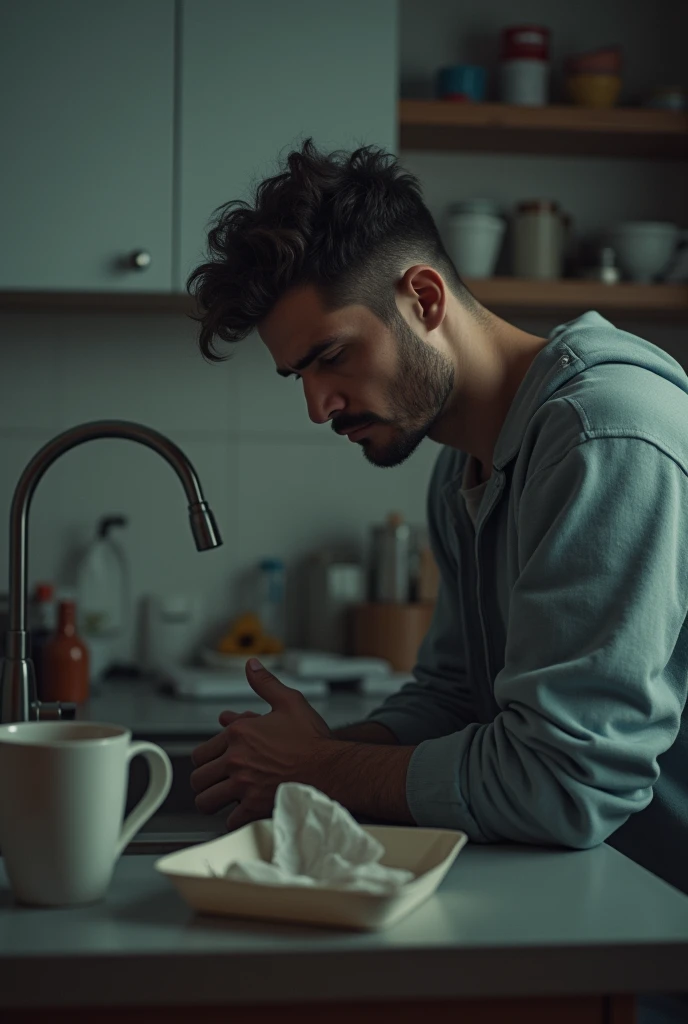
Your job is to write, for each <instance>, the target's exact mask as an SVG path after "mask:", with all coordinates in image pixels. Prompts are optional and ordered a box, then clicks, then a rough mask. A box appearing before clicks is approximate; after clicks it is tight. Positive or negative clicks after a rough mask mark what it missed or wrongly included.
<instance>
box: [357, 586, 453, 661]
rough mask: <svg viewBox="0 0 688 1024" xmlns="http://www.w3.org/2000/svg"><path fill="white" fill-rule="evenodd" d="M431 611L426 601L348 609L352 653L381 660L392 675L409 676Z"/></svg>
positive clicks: (365, 605)
mask: <svg viewBox="0 0 688 1024" xmlns="http://www.w3.org/2000/svg"><path fill="white" fill-rule="evenodd" d="M434 610H435V604H434V602H429V601H427V602H422V603H418V604H372V603H369V604H356V605H352V607H351V609H350V616H351V618H350V623H351V645H352V653H353V654H362V655H368V656H369V657H374V658H385V659H386V660H387V661H388V662H389V663H390V664H391V666H392V668H393V669H394V670H395V672H411V671H412V669H413V667H414V666H415V664H416V658H417V655H418V648H419V647H420V645H421V642H422V640H423V637H424V636H425V634H426V633H427V631H428V629H429V628H430V622H431V620H432V613H433V611H434Z"/></svg>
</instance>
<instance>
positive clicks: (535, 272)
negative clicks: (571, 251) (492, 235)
mask: <svg viewBox="0 0 688 1024" xmlns="http://www.w3.org/2000/svg"><path fill="white" fill-rule="evenodd" d="M564 235H565V226H564V218H563V216H562V212H561V210H560V209H559V205H558V204H557V203H555V202H553V201H552V200H550V199H532V200H528V201H526V202H523V203H519V205H518V206H517V208H516V216H515V217H514V222H513V232H512V256H513V272H514V275H515V276H516V277H530V278H537V279H538V280H541V281H548V280H553V279H555V278H558V277H561V276H562V270H563V263H564Z"/></svg>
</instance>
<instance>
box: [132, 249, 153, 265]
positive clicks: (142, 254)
mask: <svg viewBox="0 0 688 1024" xmlns="http://www.w3.org/2000/svg"><path fill="white" fill-rule="evenodd" d="M150 265H151V254H150V253H149V252H147V251H146V250H145V249H136V251H135V252H133V253H132V254H131V256H130V257H129V266H130V267H131V268H132V269H133V270H145V269H146V267H150Z"/></svg>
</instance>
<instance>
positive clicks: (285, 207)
mask: <svg viewBox="0 0 688 1024" xmlns="http://www.w3.org/2000/svg"><path fill="white" fill-rule="evenodd" d="M252 200H253V203H252V205H251V204H250V203H247V202H245V201H244V200H240V199H234V200H231V201H230V202H228V203H225V204H224V205H223V206H220V207H218V208H217V209H216V210H215V211H214V214H213V218H214V219H213V221H212V224H211V227H210V230H209V232H208V244H207V251H206V262H204V263H202V264H200V265H199V266H198V267H197V268H196V269H195V270H194V271H193V272H192V273H191V274H190V276H189V278H188V281H187V285H186V286H187V290H188V291H189V293H190V294H191V295H192V296H193V297H194V298H195V300H196V307H197V310H198V315H194V316H193V317H192V319H194V320H196V321H198V322H199V323H200V324H201V328H200V334H199V338H198V343H199V347H200V349H201V352H202V353H203V355H204V356H205V358H206V359H208V360H210V361H212V362H220V361H222V360H223V359H226V358H227V355H221V354H219V353H218V352H217V351H216V349H215V339H216V338H220V339H222V340H223V341H227V342H235V341H241V340H242V339H243V338H245V337H246V336H247V335H248V334H250V333H251V331H252V330H254V329H255V328H256V326H257V325H258V324H259V323H260V321H261V320H263V319H264V318H265V317H266V316H267V315H268V314H269V313H270V311H271V310H272V309H273V308H274V306H275V305H276V303H277V302H278V301H279V299H280V298H281V297H282V296H283V295H284V294H285V293H287V292H288V291H290V290H291V289H292V288H295V287H299V286H305V285H313V286H315V287H316V289H317V291H318V293H319V295H320V298H321V300H322V303H323V305H324V307H325V309H326V310H328V312H331V311H334V310H337V309H341V308H343V307H344V306H348V305H353V304H357V305H363V306H366V307H367V308H368V309H370V310H371V311H372V312H373V313H374V314H375V315H376V316H377V317H378V318H379V319H380V320H381V321H382V322H383V323H384V324H385V325H387V326H388V327H394V325H395V323H398V321H399V319H400V318H401V314H400V313H399V310H398V308H397V305H396V302H395V297H394V296H395V285H396V284H397V282H398V281H399V280H400V279H401V276H402V274H403V268H405V267H407V266H410V265H412V264H413V263H428V264H429V265H430V266H432V267H433V268H434V269H435V270H437V271H438V273H440V274H441V275H442V277H443V278H444V280H445V282H446V284H447V286H448V287H449V289H450V290H451V291H452V293H453V294H454V295H455V296H456V298H457V299H458V300H459V301H460V302H461V303H462V304H463V305H464V306H466V307H467V308H468V309H469V310H470V311H471V312H472V313H474V314H475V315H476V316H477V317H479V318H480V317H481V314H484V313H485V312H486V311H485V310H484V309H483V307H482V306H481V305H480V303H479V302H478V301H477V300H476V299H475V298H474V296H473V295H472V294H471V292H470V291H469V290H468V288H467V287H466V285H465V284H464V283H463V281H462V280H461V278H460V276H459V274H458V272H457V270H456V268H455V266H454V264H453V263H452V261H451V259H450V257H449V255H448V254H447V252H446V250H445V248H444V245H443V244H442V240H441V238H440V234H439V231H438V229H437V226H436V224H435V221H434V220H433V218H432V215H431V214H430V211H429V210H428V209H427V207H426V206H425V204H424V202H423V199H422V191H421V187H420V182H419V180H418V178H417V177H416V176H415V175H413V174H411V173H409V172H408V171H405V170H404V169H403V168H402V167H401V166H400V165H399V163H398V161H397V159H396V157H394V156H393V155H392V154H390V153H386V152H385V151H384V150H382V149H380V148H379V147H377V146H361V147H360V148H358V149H356V150H354V151H353V152H347V151H344V150H335V151H334V152H331V153H329V154H325V153H321V152H319V151H318V150H317V149H316V147H315V146H314V145H313V139H312V138H307V139H306V140H305V141H304V142H303V143H302V145H301V149H300V150H294V151H292V152H291V153H289V155H288V156H287V158H286V166H285V167H284V169H283V170H281V171H280V172H279V173H278V174H275V175H274V177H271V178H266V179H265V180H264V181H262V182H261V183H260V184H259V185H257V186H256V187H255V188H254V190H253V193H252Z"/></svg>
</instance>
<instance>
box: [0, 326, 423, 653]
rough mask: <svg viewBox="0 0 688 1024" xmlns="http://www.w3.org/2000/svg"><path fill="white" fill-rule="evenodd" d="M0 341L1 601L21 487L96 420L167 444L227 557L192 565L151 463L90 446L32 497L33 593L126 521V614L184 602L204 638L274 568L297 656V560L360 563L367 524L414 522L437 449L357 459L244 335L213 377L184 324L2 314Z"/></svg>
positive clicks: (179, 522) (144, 454) (162, 473)
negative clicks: (191, 606) (1, 341)
mask: <svg viewBox="0 0 688 1024" xmlns="http://www.w3.org/2000/svg"><path fill="white" fill-rule="evenodd" d="M0 330H2V331H3V336H4V337H12V338H13V339H14V340H13V343H12V344H5V345H3V347H2V349H0V372H1V373H2V376H3V379H10V380H11V391H12V395H11V403H7V404H5V406H4V409H3V418H2V421H0V460H1V465H2V468H3V471H2V474H0V530H2V532H1V533H0V538H2V542H1V543H0V590H4V589H6V582H5V581H6V580H7V572H8V550H7V543H6V538H7V529H8V524H9V509H10V502H11V498H12V493H13V491H14V487H15V485H16V482H17V479H18V477H19V474H20V473H21V471H22V469H23V468H24V466H25V464H26V463H27V462H28V460H29V459H30V458H31V457H32V456H33V454H34V453H35V452H36V451H37V450H38V449H39V448H40V447H41V446H42V445H43V444H44V443H45V442H46V441H48V440H49V439H50V437H51V436H53V435H54V434H55V433H57V432H58V431H60V430H63V429H65V428H66V427H68V426H72V425H73V424H76V423H80V422H85V421H89V420H94V419H105V418H114V419H127V420H134V421H138V422H141V423H145V424H146V425H148V426H151V427H153V428H155V429H157V430H160V431H162V432H163V433H165V434H166V435H167V436H168V437H170V439H171V440H173V441H174V442H175V443H177V444H178V445H179V446H180V447H181V448H182V450H183V451H184V452H185V453H186V454H187V455H188V457H189V458H190V459H191V461H192V463H193V464H194V466H195V468H196V470H197V472H198V475H199V478H200V480H201V484H202V486H203V489H204V491H205V494H206V497H207V499H208V501H209V503H210V505H211V507H212V509H213V511H214V513H215V515H216V518H217V522H218V526H219V529H220V532H221V534H222V537H223V541H224V543H223V546H222V547H221V548H220V549H218V550H216V551H208V552H202V553H198V552H197V551H196V549H195V545H194V543H193V539H192V536H191V533H190V530H189V526H188V519H187V512H186V502H185V498H184V494H183V491H182V488H181V485H180V484H179V481H178V479H177V478H176V476H175V474H174V472H173V470H172V469H171V468H170V467H169V466H168V465H167V464H166V463H165V462H164V461H163V460H162V459H161V458H160V457H159V456H157V455H155V453H154V452H152V451H150V450H149V449H147V448H145V447H143V446H141V445H137V444H134V443H132V442H129V441H125V440H118V439H107V440H98V441H93V442H90V443H87V444H84V445H82V446H80V447H78V448H75V449H73V450H72V451H70V452H67V453H66V454H65V455H64V456H62V457H61V458H60V460H59V462H58V463H56V464H55V465H54V466H52V467H51V468H50V469H49V470H48V472H47V473H46V475H45V477H44V479H43V480H42V481H41V483H40V484H39V486H38V488H37V490H36V495H35V499H34V502H33V507H32V510H31V517H30V564H29V580H30V583H33V582H35V581H36V580H38V579H53V580H57V581H59V583H60V584H62V585H63V586H65V587H69V586H70V585H72V583H73V580H72V575H73V573H72V569H73V565H74V556H75V553H76V552H77V551H78V550H79V549H80V548H81V547H82V546H83V544H84V543H86V541H87V540H88V538H89V537H90V536H91V533H92V531H93V529H94V527H95V523H96V521H97V519H98V518H99V517H100V516H102V515H105V514H109V513H122V514H124V515H126V516H127V517H128V518H129V526H128V527H127V529H126V531H124V532H122V533H120V534H119V537H120V540H121V542H122V543H123V544H124V546H125V548H126V551H127V554H128V557H129V562H130V566H131V580H132V590H133V594H134V597H135V599H136V600H137V602H138V601H139V599H140V598H142V597H143V596H144V595H145V594H148V593H172V592H181V593H188V592H193V593H196V594H198V595H199V597H200V599H201V604H202V608H203V616H204V619H203V621H204V624H205V627H206V628H207V629H208V630H211V631H212V630H213V629H217V628H219V626H220V625H222V624H224V623H226V622H227V620H228V619H229V618H231V616H232V615H234V614H236V612H237V611H239V610H240V609H239V607H238V604H237V601H238V600H240V598H241V595H242V594H243V593H245V590H243V589H242V581H243V580H244V578H245V575H246V571H247V569H248V568H249V567H250V566H252V565H253V564H254V563H255V562H256V561H257V560H258V559H260V558H261V557H262V556H265V555H276V556H281V557H283V558H284V559H285V561H286V563H287V568H288V573H289V574H290V577H291V579H290V583H289V591H288V593H289V596H290V611H289V625H290V630H291V639H292V640H293V641H295V642H302V640H303V636H304V626H305V624H304V615H303V600H302V594H301V593H300V592H299V590H298V587H297V588H296V590H295V589H294V587H295V584H294V583H293V582H292V581H293V580H296V579H298V572H299V566H300V565H302V563H303V560H304V559H305V558H306V557H307V555H308V554H309V553H310V552H311V551H312V550H313V549H314V548H316V547H317V546H319V545H321V544H326V543H327V544H331V543H345V544H351V545H352V546H353V547H354V548H356V549H357V550H361V551H362V552H363V551H365V546H366V543H367V538H368V534H369V528H370V525H371V524H372V523H373V522H379V521H381V520H382V519H383V517H384V516H385V514H386V513H387V512H389V511H391V510H398V511H400V512H401V513H402V514H403V515H404V516H405V517H406V518H407V519H409V520H410V521H412V522H423V521H424V519H425V494H426V487H427V480H428V477H429V474H430V471H431V469H432V465H433V463H434V459H435V456H436V453H437V451H438V449H437V447H436V446H435V445H434V444H433V443H432V442H430V441H426V442H424V443H423V444H422V445H421V446H420V448H419V450H418V451H417V452H416V453H415V455H414V456H412V458H411V459H409V460H407V462H406V463H404V464H403V465H402V466H400V467H397V468H395V469H385V470H382V469H379V468H377V467H373V466H371V465H370V464H369V463H368V462H366V460H365V459H364V458H363V455H362V452H361V449H360V448H359V447H358V446H357V445H353V444H351V442H349V441H347V440H346V439H344V438H340V437H337V436H336V435H335V434H334V433H333V432H332V430H331V429H330V428H329V427H328V426H323V425H320V426H316V425H315V424H313V423H311V422H310V420H309V419H308V415H307V411H306V403H305V401H304V398H303V391H302V388H301V385H300V384H298V383H294V382H293V381H286V380H284V379H282V378H280V377H278V376H277V374H276V373H275V369H274V363H273V361H272V359H271V357H270V355H269V353H268V352H267V350H266V349H265V347H264V346H263V344H262V342H261V341H260V339H259V337H258V336H257V335H256V334H254V335H251V336H250V337H249V338H247V339H245V341H243V342H241V343H239V344H238V345H237V346H236V347H235V349H233V350H232V351H233V353H234V354H233V358H232V359H231V360H229V362H226V363H223V364H217V365H209V364H207V363H206V362H205V361H204V360H203V358H202V356H201V355H200V352H199V351H198V348H197V343H196V331H197V328H196V325H195V324H193V323H192V322H190V321H189V320H188V319H186V318H185V317H183V316H181V315H180V316H171V315H160V316H156V315H151V314H147V315H145V316H140V317H137V316H131V315H106V314H103V315H91V314H88V315H82V314H66V313H61V314H59V315H57V316H56V317H55V318H49V317H46V316H44V315H42V314H30V313H22V314H8V315H4V316H0ZM34 331H35V343H34ZM38 409H40V410H42V411H43V412H44V413H45V412H46V411H49V415H45V416H44V417H43V418H41V417H40V416H37V415H36V410H38ZM137 628H138V627H137V626H136V624H135V625H134V627H133V628H132V631H131V634H130V637H129V638H128V640H127V644H125V647H124V649H123V653H124V654H128V653H130V652H131V651H132V650H133V649H134V646H133V645H135V644H136V642H137V641H136V637H137Z"/></svg>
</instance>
